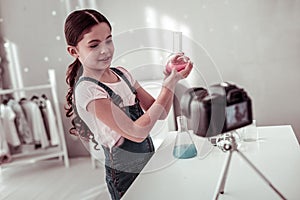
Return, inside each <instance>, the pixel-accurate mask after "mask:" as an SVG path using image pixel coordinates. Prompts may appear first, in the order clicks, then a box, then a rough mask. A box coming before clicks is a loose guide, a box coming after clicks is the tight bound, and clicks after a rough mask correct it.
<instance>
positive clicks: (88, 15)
mask: <svg viewBox="0 0 300 200" xmlns="http://www.w3.org/2000/svg"><path fill="white" fill-rule="evenodd" d="M102 22H104V23H106V24H107V25H108V26H109V28H110V30H111V25H110V23H109V21H108V20H107V19H106V17H105V16H103V15H102V14H101V13H99V12H98V11H96V10H91V9H84V10H76V11H73V12H72V13H70V14H69V16H68V17H67V19H66V21H65V27H64V32H65V38H66V42H67V44H68V45H70V46H74V47H76V46H77V44H78V42H80V41H81V40H82V38H83V35H84V34H85V33H88V32H89V31H90V29H91V28H92V27H93V26H95V25H97V24H99V23H102ZM81 74H82V66H81V63H80V61H79V59H78V58H77V59H76V60H75V61H74V62H73V63H72V64H70V65H69V67H68V70H67V73H66V82H67V84H68V85H69V89H68V93H67V95H66V100H67V105H66V106H65V110H66V116H67V117H72V116H73V115H74V116H73V119H72V126H73V127H71V129H70V130H69V132H70V134H72V135H77V136H80V137H81V138H82V139H84V140H89V139H91V140H92V141H93V142H94V143H95V146H94V149H96V147H97V146H98V142H97V141H96V140H95V136H94V134H93V133H92V132H91V131H90V129H89V128H88V126H87V125H86V123H85V122H84V121H83V120H82V119H81V118H80V117H79V115H78V113H77V109H76V105H75V100H74V89H75V86H76V81H77V79H78V77H79V76H80V75H81Z"/></svg>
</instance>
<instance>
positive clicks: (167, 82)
mask: <svg viewBox="0 0 300 200" xmlns="http://www.w3.org/2000/svg"><path fill="white" fill-rule="evenodd" d="M192 69H193V63H192V62H191V61H190V60H188V62H187V63H186V65H185V68H184V69H183V70H181V71H180V72H177V70H176V69H175V68H174V69H172V71H171V72H170V73H169V72H167V70H165V71H164V74H165V79H164V82H163V86H164V87H166V88H168V89H169V90H171V91H172V92H174V89H175V85H176V83H177V82H178V81H179V80H181V79H184V78H186V77H188V75H189V74H190V73H191V71H192Z"/></svg>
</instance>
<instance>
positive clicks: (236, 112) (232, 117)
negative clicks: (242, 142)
mask: <svg viewBox="0 0 300 200" xmlns="http://www.w3.org/2000/svg"><path fill="white" fill-rule="evenodd" d="M247 108H248V107H247V102H242V103H239V104H235V105H231V106H228V107H226V126H227V129H234V128H239V127H242V126H243V125H244V124H247V123H249V113H248V109H247Z"/></svg>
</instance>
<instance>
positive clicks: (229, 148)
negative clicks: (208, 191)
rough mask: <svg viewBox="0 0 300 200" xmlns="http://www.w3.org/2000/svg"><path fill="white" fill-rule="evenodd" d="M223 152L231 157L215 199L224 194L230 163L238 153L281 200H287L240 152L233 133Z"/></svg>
mask: <svg viewBox="0 0 300 200" xmlns="http://www.w3.org/2000/svg"><path fill="white" fill-rule="evenodd" d="M222 150H223V151H225V152H226V151H229V155H228V157H227V159H226V161H225V165H224V168H223V170H222V177H221V179H220V181H219V183H218V187H217V190H216V192H215V195H214V199H216V200H217V199H218V198H219V195H220V194H224V188H225V182H226V179H227V175H228V170H229V166H230V161H231V158H232V154H233V152H236V153H238V155H240V156H241V157H242V158H243V159H244V161H246V162H247V163H248V164H249V165H250V167H252V169H254V171H255V172H256V173H257V174H258V175H259V176H260V177H261V178H262V179H263V180H264V181H265V182H266V183H267V184H268V185H269V186H270V187H271V188H272V189H273V190H274V192H276V193H277V194H278V196H280V198H281V199H286V198H285V197H284V196H283V194H281V193H280V192H279V191H278V190H277V189H276V188H275V187H274V186H273V184H272V183H271V182H270V181H269V180H268V179H267V178H266V177H265V176H264V175H263V174H262V173H261V172H260V171H259V170H258V169H257V168H256V167H255V166H254V165H253V164H252V163H251V161H250V160H249V159H248V158H247V157H246V156H245V155H244V154H243V153H242V152H240V151H239V150H238V148H237V143H236V140H235V137H234V136H233V135H232V133H230V135H229V137H228V138H227V143H224V145H223V146H222Z"/></svg>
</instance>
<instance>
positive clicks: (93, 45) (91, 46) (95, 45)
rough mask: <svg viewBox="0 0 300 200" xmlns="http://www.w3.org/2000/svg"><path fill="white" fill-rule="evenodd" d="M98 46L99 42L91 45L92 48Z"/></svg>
mask: <svg viewBox="0 0 300 200" xmlns="http://www.w3.org/2000/svg"><path fill="white" fill-rule="evenodd" d="M97 46H98V44H94V45H91V46H90V48H92V49H93V48H96V47H97Z"/></svg>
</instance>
